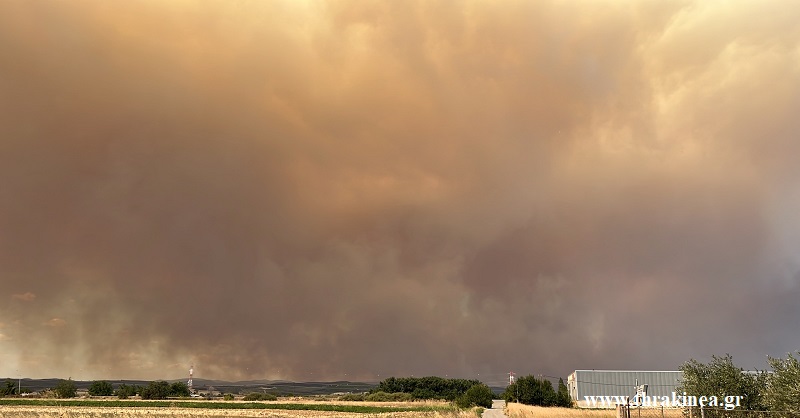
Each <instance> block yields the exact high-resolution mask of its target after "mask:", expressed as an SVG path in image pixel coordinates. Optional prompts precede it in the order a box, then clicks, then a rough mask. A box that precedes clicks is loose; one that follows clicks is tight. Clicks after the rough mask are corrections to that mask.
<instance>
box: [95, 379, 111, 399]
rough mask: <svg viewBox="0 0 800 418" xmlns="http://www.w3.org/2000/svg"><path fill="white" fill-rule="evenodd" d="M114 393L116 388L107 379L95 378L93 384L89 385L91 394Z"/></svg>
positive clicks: (106, 394) (109, 394) (103, 394)
mask: <svg viewBox="0 0 800 418" xmlns="http://www.w3.org/2000/svg"><path fill="white" fill-rule="evenodd" d="M113 394H114V388H113V387H112V386H111V383H108V382H107V381H105V380H100V381H97V380H95V381H94V382H92V385H91V386H89V395H92V396H111V395H113Z"/></svg>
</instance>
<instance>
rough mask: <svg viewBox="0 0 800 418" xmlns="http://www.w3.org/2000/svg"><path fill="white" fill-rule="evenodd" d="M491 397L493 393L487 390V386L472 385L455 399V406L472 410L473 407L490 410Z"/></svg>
mask: <svg viewBox="0 0 800 418" xmlns="http://www.w3.org/2000/svg"><path fill="white" fill-rule="evenodd" d="M493 397H494V393H492V390H491V389H489V386H486V385H484V384H480V385H474V386H472V387H471V388H469V389H467V391H466V392H464V394H463V395H461V396H459V397H458V398H456V405H458V407H459V408H472V407H473V406H482V407H484V408H491V407H492V398H493Z"/></svg>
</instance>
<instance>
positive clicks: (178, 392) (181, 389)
mask: <svg viewBox="0 0 800 418" xmlns="http://www.w3.org/2000/svg"><path fill="white" fill-rule="evenodd" d="M189 395H191V392H189V386H188V385H187V384H186V382H173V383H172V384H171V385H169V396H177V397H184V398H185V397H187V396H189Z"/></svg>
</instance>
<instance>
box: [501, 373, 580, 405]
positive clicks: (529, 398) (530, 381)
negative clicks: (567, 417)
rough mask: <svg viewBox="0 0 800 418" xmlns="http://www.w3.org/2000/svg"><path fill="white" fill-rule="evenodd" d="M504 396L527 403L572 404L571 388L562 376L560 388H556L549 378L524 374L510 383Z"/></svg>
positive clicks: (510, 399)
mask: <svg viewBox="0 0 800 418" xmlns="http://www.w3.org/2000/svg"><path fill="white" fill-rule="evenodd" d="M502 396H503V399H505V400H506V402H517V403H523V404H526V405H536V406H560V407H566V408H568V407H571V406H572V399H571V398H570V396H569V389H568V388H567V385H565V384H564V379H560V378H559V379H558V390H556V389H554V388H553V384H552V383H551V382H550V381H549V380H547V379H544V378H540V379H537V378H536V377H534V376H530V375H529V376H523V377H520V378H519V379H517V380H516V381H515V382H514V383H512V384H510V385H508V386H507V387H506V390H505V392H503V395H502Z"/></svg>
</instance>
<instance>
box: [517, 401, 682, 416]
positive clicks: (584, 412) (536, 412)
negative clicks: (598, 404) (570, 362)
mask: <svg viewBox="0 0 800 418" xmlns="http://www.w3.org/2000/svg"><path fill="white" fill-rule="evenodd" d="M506 414H507V415H508V417H509V418H616V416H617V414H616V410H614V409H584V408H552V407H551V408H544V407H541V406H530V405H522V404H518V403H509V404H508V406H507V407H506ZM662 414H663V415H662ZM639 417H641V418H683V413H682V412H681V410H680V409H670V408H667V409H664V410H663V411H662V410H661V409H660V408H657V409H644V408H643V409H641V411H640V410H636V409H631V418H639Z"/></svg>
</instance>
